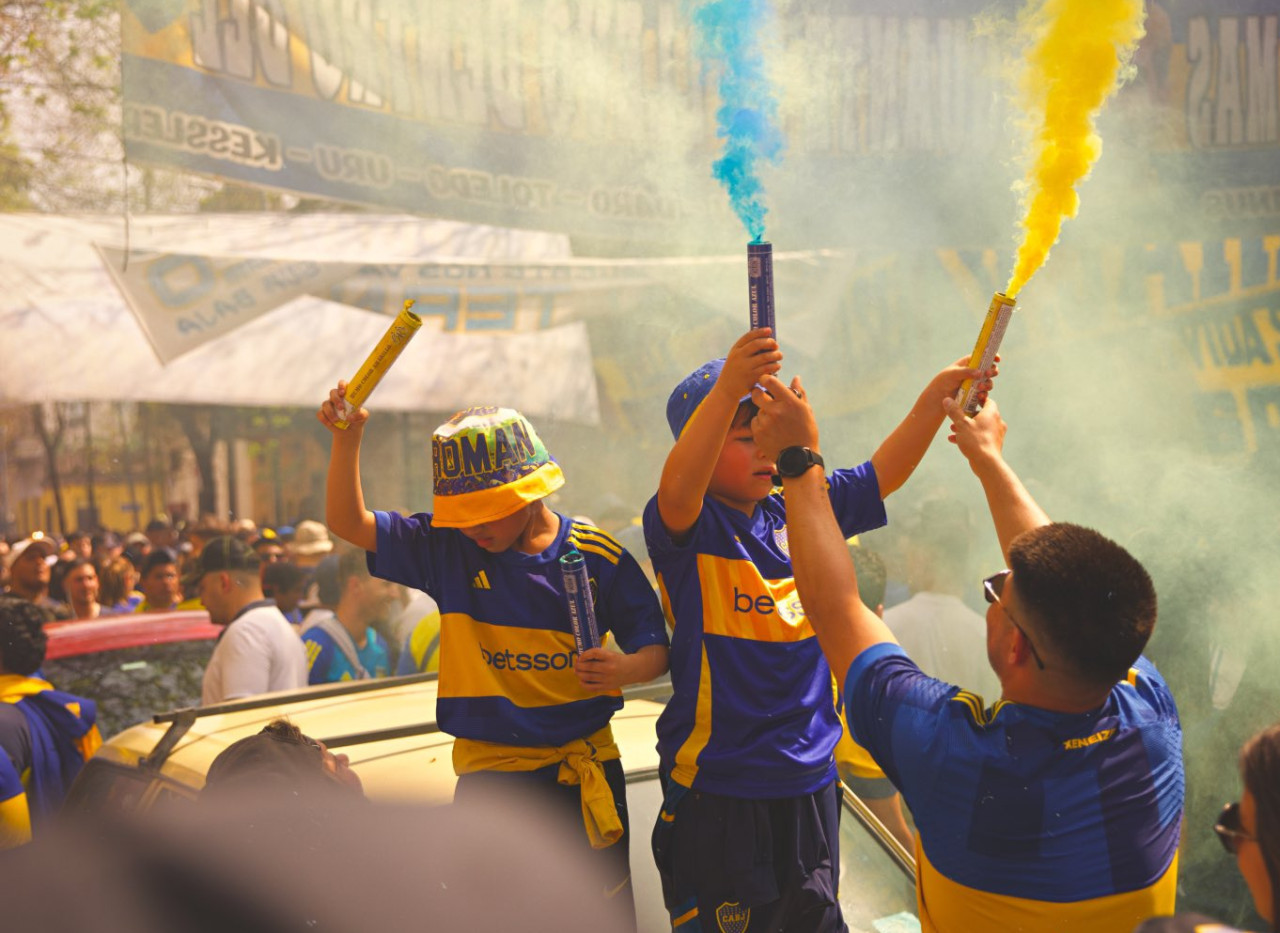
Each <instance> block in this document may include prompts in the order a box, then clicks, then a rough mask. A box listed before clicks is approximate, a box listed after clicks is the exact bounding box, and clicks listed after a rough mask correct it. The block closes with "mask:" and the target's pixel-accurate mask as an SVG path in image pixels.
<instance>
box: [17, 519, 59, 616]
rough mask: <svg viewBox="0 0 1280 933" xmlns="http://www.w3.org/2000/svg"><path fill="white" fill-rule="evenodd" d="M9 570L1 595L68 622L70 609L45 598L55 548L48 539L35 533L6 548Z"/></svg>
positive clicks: (48, 596)
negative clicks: (12, 597) (25, 601)
mask: <svg viewBox="0 0 1280 933" xmlns="http://www.w3.org/2000/svg"><path fill="white" fill-rule="evenodd" d="M5 560H6V561H7V563H8V568H9V585H8V586H6V587H5V589H4V594H5V595H7V596H15V597H17V598H18V599H25V600H27V602H31V603H35V604H36V605H37V606H39V607H40V608H41V609H44V610H46V611H47V612H49V613H51V614H52V616H53V618H55V619H59V620H63V619H70V618H71V616H72V613H71V609H70V607H69V606H67V605H66V604H65V603H60V602H58V601H57V600H55V599H53V598H52V597H51V596H50V595H49V581H50V580H51V579H52V576H53V565H54V564H55V563H57V561H58V545H57V542H56V541H54V540H53V539H52V538H50V537H48V536H46V535H44V534H42V533H41V532H38V531H37V532H36V533H35V534H33V535H32V536H31V537H29V538H23V539H22V540H21V541H19V542H18V543H17V544H15V545H13V547H11V548H10V549H9V555H8V557H6V558H5Z"/></svg>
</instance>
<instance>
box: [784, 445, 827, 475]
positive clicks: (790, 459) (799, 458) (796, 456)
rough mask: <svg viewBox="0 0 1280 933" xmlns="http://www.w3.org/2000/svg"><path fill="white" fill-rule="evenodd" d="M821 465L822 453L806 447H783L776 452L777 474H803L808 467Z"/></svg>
mask: <svg viewBox="0 0 1280 933" xmlns="http://www.w3.org/2000/svg"><path fill="white" fill-rule="evenodd" d="M822 465H823V463H822V454H820V453H818V452H817V451H813V450H810V449H809V448H808V447H784V448H783V449H782V452H781V453H780V454H778V475H779V476H790V477H796V476H803V475H804V474H805V473H806V472H807V471H808V469H809V468H810V467H820V466H822Z"/></svg>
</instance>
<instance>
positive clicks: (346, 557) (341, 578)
mask: <svg viewBox="0 0 1280 933" xmlns="http://www.w3.org/2000/svg"><path fill="white" fill-rule="evenodd" d="M370 576H371V574H370V573H369V561H368V559H367V558H366V557H365V552H364V551H362V550H360V549H359V548H354V549H352V550H349V551H343V552H342V553H341V554H339V555H338V593H339V594H341V593H342V592H344V591H345V590H346V588H347V581H348V580H350V579H352V578H355V579H357V580H367V579H369V577H370Z"/></svg>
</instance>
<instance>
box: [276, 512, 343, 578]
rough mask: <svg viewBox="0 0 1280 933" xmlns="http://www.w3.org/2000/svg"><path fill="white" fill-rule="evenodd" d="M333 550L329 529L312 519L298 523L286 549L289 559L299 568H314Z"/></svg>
mask: <svg viewBox="0 0 1280 933" xmlns="http://www.w3.org/2000/svg"><path fill="white" fill-rule="evenodd" d="M332 550H333V539H332V538H330V537H329V529H328V528H326V527H325V526H324V525H323V524H321V523H320V522H317V521H312V520H310V519H308V520H306V521H301V522H298V527H297V528H295V529H294V532H293V540H292V541H291V542H289V545H288V547H286V548H285V551H286V553H287V554H288V555H289V559H290V560H292V561H293V562H294V563H295V564H297V565H298V566H299V567H314V566H315V565H316V564H318V563H320V561H321V559H322V558H323V557H324V556H325V555H326V554H328V553H329V552H330V551H332Z"/></svg>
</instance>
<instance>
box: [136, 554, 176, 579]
mask: <svg viewBox="0 0 1280 933" xmlns="http://www.w3.org/2000/svg"><path fill="white" fill-rule="evenodd" d="M177 563H178V554H177V552H176V551H174V550H172V549H171V548H167V547H158V548H152V549H151V550H150V551H148V552H147V556H146V557H144V558H143V559H142V566H141V567H139V568H138V572H139V573H140V574H141V575H142V576H144V577H145V576H146V575H147V574H149V573H150V572H151V571H153V570H155V569H156V568H157V567H163V566H164V565H165V564H174V565H175V566H176V565H177Z"/></svg>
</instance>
